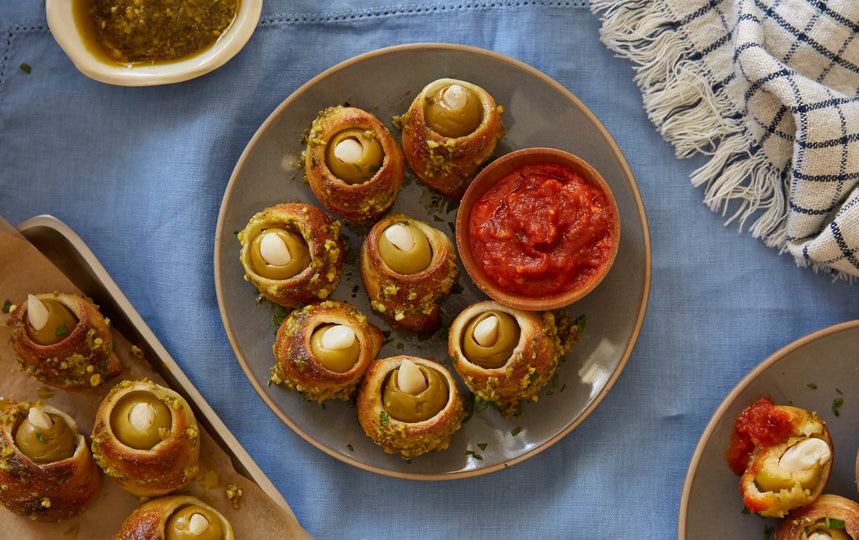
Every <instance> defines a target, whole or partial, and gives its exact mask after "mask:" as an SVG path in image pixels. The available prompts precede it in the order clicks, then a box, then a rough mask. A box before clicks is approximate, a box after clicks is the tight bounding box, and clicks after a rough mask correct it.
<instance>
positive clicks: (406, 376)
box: [397, 360, 427, 396]
mask: <svg viewBox="0 0 859 540" xmlns="http://www.w3.org/2000/svg"><path fill="white" fill-rule="evenodd" d="M397 386H398V387H399V388H400V390H402V391H403V392H405V393H407V394H412V395H413V396H416V395H418V394H420V393H421V392H423V391H424V390H426V389H427V379H426V377H424V374H423V373H422V372H421V370H420V368H419V367H418V366H417V365H416V364H415V363H414V362H412V361H411V360H403V362H402V363H401V364H400V369H399V371H397Z"/></svg>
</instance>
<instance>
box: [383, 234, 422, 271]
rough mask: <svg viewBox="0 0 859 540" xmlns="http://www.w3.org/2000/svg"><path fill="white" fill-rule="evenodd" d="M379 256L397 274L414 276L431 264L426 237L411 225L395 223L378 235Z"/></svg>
mask: <svg viewBox="0 0 859 540" xmlns="http://www.w3.org/2000/svg"><path fill="white" fill-rule="evenodd" d="M379 255H380V256H381V257H382V260H383V261H384V262H385V264H386V265H388V267H389V268H390V269H391V270H393V271H394V272H397V273H398V274H416V273H418V272H420V271H422V270H425V269H426V268H427V267H428V266H429V265H430V263H431V262H432V248H430V245H429V240H427V235H426V234H424V232H423V231H422V230H420V228H418V227H417V226H415V225H413V224H411V223H408V222H406V223H395V224H393V225H391V226H390V227H388V228H387V229H385V230H384V231H382V234H380V235H379Z"/></svg>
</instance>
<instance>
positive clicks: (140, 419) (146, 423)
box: [128, 402, 157, 431]
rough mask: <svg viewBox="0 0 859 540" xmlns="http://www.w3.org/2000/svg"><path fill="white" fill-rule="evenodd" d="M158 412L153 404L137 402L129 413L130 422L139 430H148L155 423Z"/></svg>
mask: <svg viewBox="0 0 859 540" xmlns="http://www.w3.org/2000/svg"><path fill="white" fill-rule="evenodd" d="M156 414H157V412H156V411H155V407H153V406H152V405H151V404H149V403H145V402H141V403H137V404H135V405H134V407H132V408H131V411H129V413H128V423H129V424H131V427H133V428H134V429H136V430H137V431H146V430H147V429H149V428H150V427H151V426H152V424H154V423H155V417H156Z"/></svg>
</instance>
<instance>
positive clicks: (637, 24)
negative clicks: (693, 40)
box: [591, 0, 841, 277]
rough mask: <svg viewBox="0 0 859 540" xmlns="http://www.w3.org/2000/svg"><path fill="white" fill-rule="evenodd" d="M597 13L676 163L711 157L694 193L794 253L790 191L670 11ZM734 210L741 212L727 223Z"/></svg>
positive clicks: (623, 4)
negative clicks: (790, 243) (716, 86)
mask: <svg viewBox="0 0 859 540" xmlns="http://www.w3.org/2000/svg"><path fill="white" fill-rule="evenodd" d="M591 10H592V12H593V13H594V14H596V15H598V16H600V19H601V22H602V26H601V28H600V39H601V40H602V42H603V43H604V44H605V45H606V46H607V47H608V48H609V49H610V50H612V51H614V52H616V53H617V54H618V55H619V56H621V57H624V58H626V59H628V60H631V61H632V62H633V64H634V66H633V69H634V70H635V72H636V74H635V77H634V81H635V83H636V84H637V85H638V87H639V89H640V90H641V93H642V98H643V102H644V108H645V112H646V113H647V116H648V118H649V119H650V121H651V122H653V124H654V125H655V126H656V128H657V130H658V131H659V134H660V135H661V136H662V138H663V139H665V140H666V141H667V142H669V143H670V144H672V145H673V146H674V148H675V153H676V155H677V157H679V158H687V157H691V156H692V155H695V154H698V153H700V154H704V155H709V156H710V160H709V161H708V162H707V163H706V164H705V165H704V166H702V167H700V168H699V169H697V170H696V171H694V172H693V174H692V177H691V182H692V184H693V185H694V186H696V187H698V186H703V187H704V202H705V204H706V205H707V206H708V207H709V208H710V209H711V210H713V211H716V212H721V213H722V215H723V216H726V217H727V219H726V221H725V225H728V224H730V223H734V222H736V223H737V224H738V228H739V230H740V231H742V230H743V228H744V227H745V226H746V221H747V220H749V219H750V218H752V217H754V222H753V223H752V224H751V226H750V227H749V230H750V232H751V234H752V236H753V237H755V238H759V239H761V240H762V241H763V242H764V243H765V244H766V245H767V246H769V247H774V248H777V249H778V251H779V253H784V252H785V251H787V235H786V231H785V221H786V218H787V204H786V201H787V194H786V193H785V190H786V189H788V185H787V183H786V182H785V179H784V177H783V175H782V173H781V172H780V171H779V170H778V169H776V168H775V167H773V166H772V164H771V163H770V162H769V160H767V158H766V157H765V156H764V155H763V153H762V152H761V151H759V150H757V151H755V150H753V149H754V148H755V144H754V141H753V139H752V136H751V134H750V133H749V132H748V130H747V129H746V127H745V124H744V122H743V120H742V117H741V115H740V114H739V111H738V110H737V109H736V106H735V105H734V104H733V102H732V101H731V100H730V98H729V97H728V96H727V94H726V93H725V91H724V89H719V90H718V91H714V90H713V86H714V81H713V80H712V79H713V76H712V74H711V73H710V72H709V70H708V69H707V68H706V66H705V65H704V64H703V63H700V62H694V61H692V60H690V57H691V56H692V55H694V54H695V51H694V50H692V49H691V48H690V46H689V44H688V41H687V40H686V39H685V37H684V36H683V35H682V34H681V33H680V32H678V31H677V30H676V29H675V21H674V19H673V17H672V14H671V13H670V11H669V10H668V9H667V7H666V6H665V4H664V3H663V2H661V1H659V0H627V1H618V0H592V1H591ZM731 203H733V205H737V207H736V209H735V210H733V211H732V212H731V213H730V215H728V209H729V206H733V205H732V204H731ZM795 258H796V257H795ZM796 259H797V264H799V265H800V266H809V265H808V262H807V261H805V262H803V261H802V260H800V259H799V258H796ZM819 270H825V268H820V269H819ZM828 271H829V272H832V270H831V269H829V270H828ZM837 277H841V276H837Z"/></svg>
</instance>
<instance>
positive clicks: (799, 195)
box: [591, 0, 859, 279]
mask: <svg viewBox="0 0 859 540" xmlns="http://www.w3.org/2000/svg"><path fill="white" fill-rule="evenodd" d="M591 9H592V10H593V11H594V12H595V13H597V14H598V15H599V16H600V17H601V19H602V27H601V38H602V40H603V42H604V43H605V44H606V45H607V46H608V47H609V48H610V49H612V50H613V51H615V52H617V53H618V54H620V55H622V56H624V57H627V58H629V59H630V60H631V61H632V62H633V64H634V66H635V70H636V72H637V73H636V77H635V80H636V83H637V84H638V85H639V87H640V88H641V91H642V94H643V100H644V106H645V109H646V111H647V113H648V116H649V118H650V119H651V121H652V122H653V123H654V124H655V125H656V127H657V128H658V129H659V131H660V134H661V135H662V136H663V137H664V138H665V139H666V140H667V141H669V142H670V143H672V144H673V145H674V147H675V149H676V151H677V155H678V156H679V157H689V156H692V155H695V154H697V153H704V154H707V155H708V156H709V159H708V161H707V163H706V164H705V165H704V166H703V167H701V168H699V169H698V170H696V171H695V172H694V173H693V176H692V183H693V184H694V185H696V186H703V187H704V194H705V202H706V204H707V205H708V206H709V207H710V208H712V209H713V210H716V211H719V212H722V213H723V214H724V215H726V216H727V222H728V223H730V222H732V221H736V222H737V223H739V227H740V229H742V228H743V226H744V224H745V223H749V224H750V225H749V229H750V230H751V232H752V234H753V235H754V236H756V237H759V238H761V239H762V240H763V241H764V242H765V243H766V244H767V245H769V246H774V247H777V248H778V249H779V250H780V251H788V252H790V253H791V254H792V255H793V256H794V257H795V259H796V261H797V263H798V264H799V265H801V266H807V267H810V268H813V269H815V270H821V271H826V272H830V273H832V274H833V275H834V276H836V277H840V278H847V279H853V278H855V277H857V276H859V99H857V98H859V1H857V0H592V2H591Z"/></svg>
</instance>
